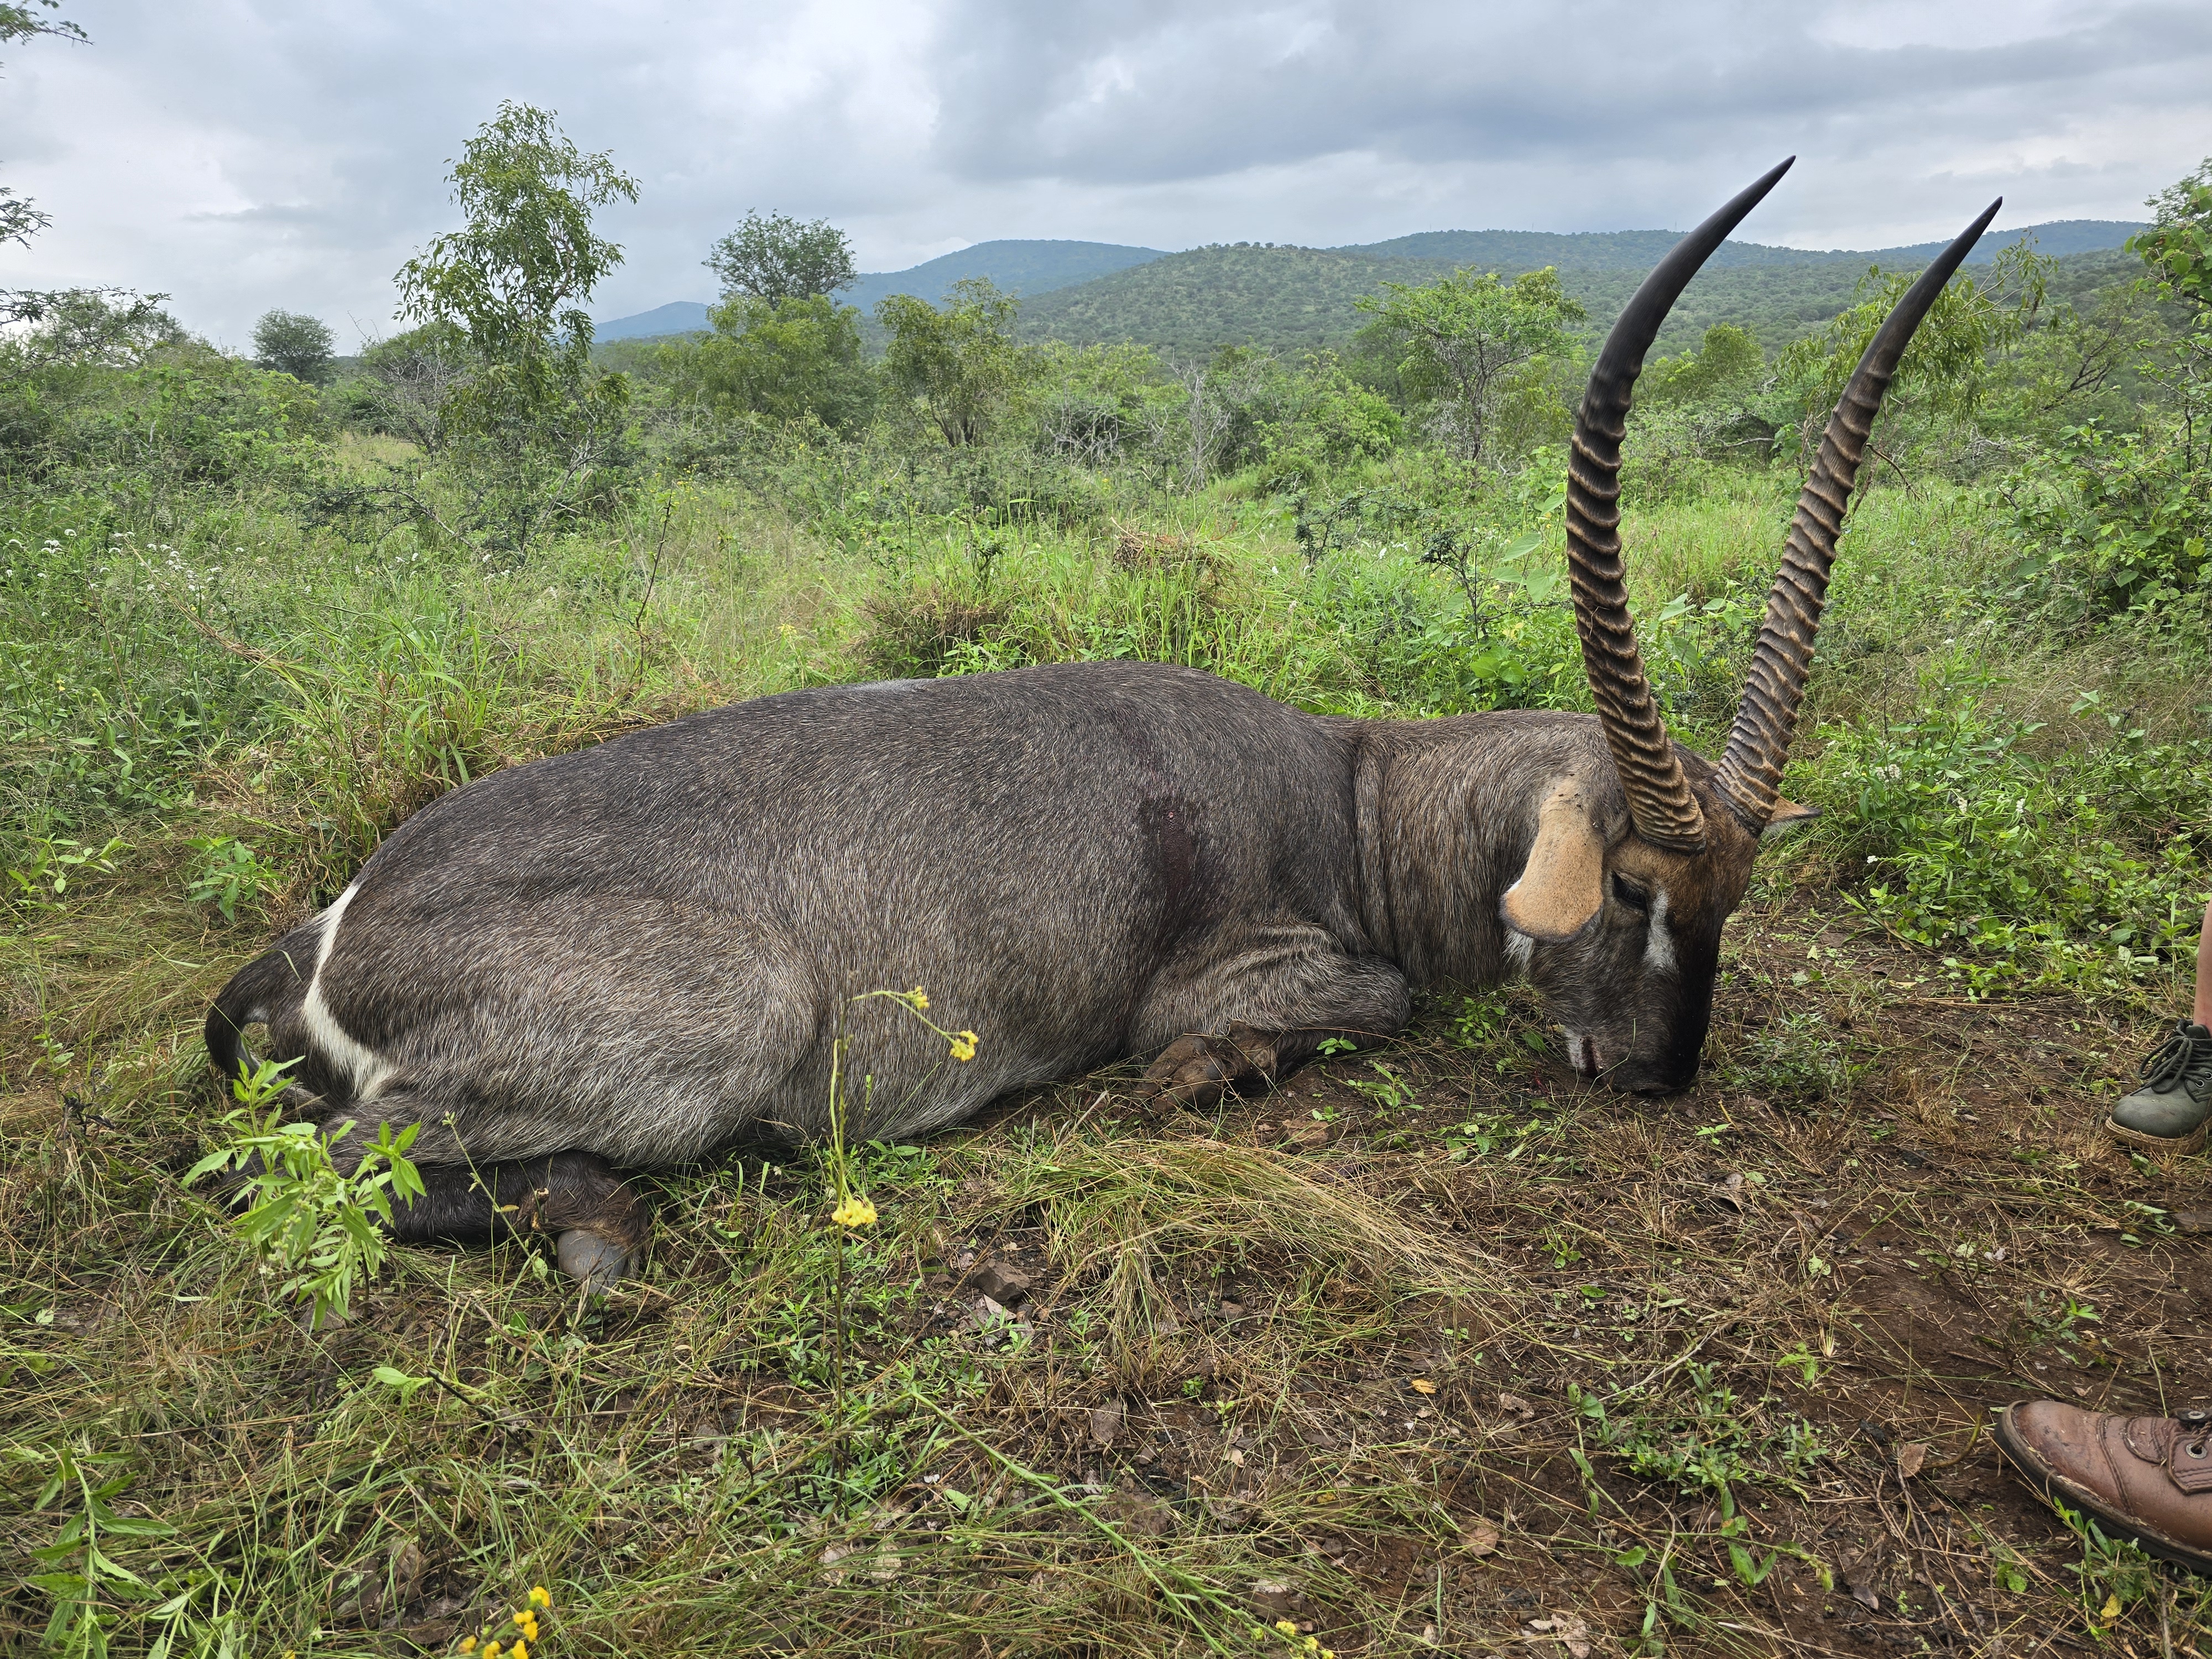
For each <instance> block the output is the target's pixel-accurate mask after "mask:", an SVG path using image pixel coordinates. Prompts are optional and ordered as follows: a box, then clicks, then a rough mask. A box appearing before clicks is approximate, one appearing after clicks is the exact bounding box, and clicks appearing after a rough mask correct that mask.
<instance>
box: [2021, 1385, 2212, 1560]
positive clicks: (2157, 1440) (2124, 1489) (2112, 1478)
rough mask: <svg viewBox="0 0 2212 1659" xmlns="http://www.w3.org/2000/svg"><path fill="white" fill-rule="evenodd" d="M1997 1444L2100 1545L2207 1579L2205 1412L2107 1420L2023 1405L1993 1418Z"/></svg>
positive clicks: (2210, 1458) (2211, 1472)
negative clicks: (2121, 1544) (2091, 1528)
mask: <svg viewBox="0 0 2212 1659" xmlns="http://www.w3.org/2000/svg"><path fill="white" fill-rule="evenodd" d="M1996 1438H1997V1444H1998V1446H1999V1447H2001V1448H2002V1449H2003V1451H2004V1454H2005V1455H2006V1456H2008V1457H2009V1458H2010V1459H2011V1460H2012V1461H2013V1462H2014V1463H2015V1465H2016V1466H2018V1468H2019V1469H2020V1471H2021V1474H2025V1475H2026V1476H2027V1478H2028V1480H2030V1481H2031V1482H2032V1483H2033V1484H2034V1485H2035V1486H2037V1487H2038V1488H2039V1490H2041V1492H2043V1493H2044V1495H2045V1497H2047V1498H2056V1499H2057V1500H2058V1501H2059V1502H2061V1503H2063V1504H2065V1505H2066V1506H2067V1507H2068V1508H2069V1509H2076V1510H2083V1511H2084V1512H2086V1513H2087V1514H2088V1515H2090V1516H2093V1517H2094V1518H2095V1519H2096V1521H2097V1522H2098V1524H2099V1525H2100V1527H2101V1528H2103V1530H2104V1532H2105V1534H2106V1536H2107V1537H2120V1538H2132V1539H2134V1540H2135V1541H2136V1542H2137V1543H2138V1544H2141V1545H2142V1547H2143V1548H2145V1549H2146V1550H2148V1551H2149V1552H2150V1553H2152V1554H2153V1555H2156V1556H2160V1557H2162V1558H2163V1559H2166V1560H2168V1561H2172V1562H2174V1563H2176V1564H2177V1565H2181V1566H2185V1567H2188V1568H2190V1569H2191V1570H2192V1571H2197V1572H2201V1573H2205V1574H2208V1575H2212V1413H2208V1412H2205V1411H2203V1410H2196V1411H2185V1412H2184V1413H2181V1415H2180V1416H2179V1417H2112V1416H2108V1415H2107V1414H2106V1413H2103V1412H2085V1411H2083V1410H2082V1409H2081V1407H2078V1406H2062V1405H2061V1404H2059V1403H2058V1401H2056V1400H2031V1401H2028V1402H2027V1404H2025V1405H2020V1406H2014V1407H2010V1408H2009V1409H2008V1410H2007V1411H2006V1412H2005V1413H2003V1414H2002V1416H2000V1417H1999V1418H1998V1419H1997V1421H1996Z"/></svg>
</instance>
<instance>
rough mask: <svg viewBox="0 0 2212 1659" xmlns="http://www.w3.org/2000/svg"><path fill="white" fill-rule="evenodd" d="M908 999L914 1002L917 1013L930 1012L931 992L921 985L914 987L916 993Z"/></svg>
mask: <svg viewBox="0 0 2212 1659" xmlns="http://www.w3.org/2000/svg"><path fill="white" fill-rule="evenodd" d="M907 1000H908V1002H911V1003H912V1004H914V1007H915V1012H916V1013H920V1014H926V1013H927V1012H929V994H928V993H927V991H925V990H923V989H922V988H921V987H920V986H919V985H917V986H915V987H914V994H913V995H912V996H910V997H908V999H907Z"/></svg>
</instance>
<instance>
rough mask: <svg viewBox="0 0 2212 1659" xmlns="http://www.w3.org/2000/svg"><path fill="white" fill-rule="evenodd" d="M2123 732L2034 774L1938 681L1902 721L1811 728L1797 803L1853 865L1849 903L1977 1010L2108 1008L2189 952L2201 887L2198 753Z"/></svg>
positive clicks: (2206, 753) (2015, 741)
mask: <svg viewBox="0 0 2212 1659" xmlns="http://www.w3.org/2000/svg"><path fill="white" fill-rule="evenodd" d="M2092 708H2094V702H2093V699H2087V698H2085V699H2084V700H2083V702H2081V703H2078V704H2077V705H2076V709H2075V712H2077V713H2081V712H2085V711H2087V710H2089V709H2092ZM2124 724H2125V723H2124V722H2123V721H2121V720H2118V717H2112V718H2111V720H2110V725H2111V732H2110V736H2109V738H2108V740H2107V741H2106V742H2104V743H2102V744H2097V745H2094V746H2082V747H2078V748H2070V749H2068V750H2063V751H2061V752H2060V753H2058V754H2056V755H2052V756H2044V755H2041V754H2039V753H2038V752H2036V751H2035V750H2033V749H2032V748H2031V747H2030V746H2029V744H2028V742H2027V740H2028V739H2029V738H2032V737H2033V734H2034V733H2035V732H2037V731H2038V730H2039V727H2038V726H2037V725H2036V724H2034V723H2033V722H2029V721H2025V720H2021V719H2020V718H2018V717H2017V716H2015V715H2013V714H2008V712H2006V711H2005V710H2004V709H2003V708H2000V707H1998V706H1997V705H1996V704H1995V703H1994V702H1991V701H1990V700H1989V698H1988V697H1987V696H1986V687H1985V685H1984V684H1982V683H1981V682H1980V681H1979V680H1978V679H1976V678H1972V677H1960V678H1950V679H1946V678H1942V677H1941V676H1939V677H1938V678H1937V679H1936V682H1935V683H1934V684H1932V685H1931V686H1930V687H1929V689H1928V690H1927V692H1926V694H1925V695H1924V696H1923V700H1922V702H1921V703H1920V706H1919V707H1918V708H1917V710H1916V711H1915V712H1914V714H1913V716H1912V718H1911V719H1910V720H1904V721H1898V722H1884V723H1881V724H1873V723H1869V724H1867V725H1863V726H1843V725H1838V726H1827V727H1824V728H1823V730H1822V732H1821V737H1822V738H1823V739H1824V741H1825V742H1826V748H1825V749H1824V750H1822V752H1821V754H1820V758H1819V759H1818V761H1817V762H1815V763H1813V764H1811V765H1809V766H1807V767H1805V768H1803V769H1802V781H1801V782H1800V783H1799V785H1798V786H1797V787H1802V790H1803V793H1804V794H1805V797H1806V798H1807V799H1808V800H1809V801H1810V802H1811V803H1812V804H1813V805H1817V806H1819V807H1820V808H1821V809H1822V811H1824V812H1825V813H1826V815H1827V819H1826V825H1825V833H1826V835H1827V836H1829V837H1830V838H1831V842H1832V844H1833V845H1836V846H1838V848H1839V850H1841V851H1843V852H1844V853H1845V854H1848V855H1849V856H1850V858H1851V859H1852V860H1854V861H1855V862H1857V861H1861V860H1863V866H1864V870H1865V884H1864V885H1863V888H1861V889H1860V890H1857V891H1856V892H1852V893H1849V894H1847V895H1846V897H1847V899H1848V900H1849V902H1851V903H1853V904H1856V905H1857V906H1858V907H1859V908H1862V909H1863V910H1864V911H1865V913H1866V914H1867V915H1869V916H1871V917H1872V918H1873V919H1874V920H1875V921H1878V922H1880V923H1881V926H1882V927H1885V928H1886V929H1887V930H1888V931H1889V932H1890V933H1893V934H1894V935H1896V936H1897V937H1898V938H1899V939H1905V940H1906V941H1908V942H1910V943H1911V944H1914V945H1923V946H1925V947H1927V948H1929V949H1930V950H1936V951H1944V952H1947V953H1948V954H1946V955H1945V957H1944V958H1943V962H1944V966H1945V967H1946V969H1948V971H1949V972H1950V973H1951V974H1952V975H1953V976H1954V977H1955V978H1958V979H1960V980H1961V981H1964V982H1965V983H1966V985H1967V987H1969V988H1970V989H1971V990H1972V991H1973V992H1974V993H1976V994H1980V993H1982V992H1984V991H1990V990H1996V989H2000V988H2005V987H2011V988H2027V987H2034V986H2039V985H2070V986H2074V987H2077V988H2080V989H2082V990H2085V991H2100V990H2116V989H2119V988H2122V987H2126V986H2128V985H2130V984H2132V983H2134V982H2136V981H2141V980H2143V979H2146V978H2148V977H2149V976H2150V975H2153V974H2154V973H2158V972H2161V971H2164V970H2165V969H2167V968H2168V967H2169V966H2170V965H2171V964H2172V963H2174V962H2176V961H2178V960H2179V958H2180V957H2183V956H2184V955H2185V954H2187V953H2188V952H2189V951H2193V950H2194V948H2195V943H2196V936H2197V924H2198V921H2199V920H2200V919H2201V916H2202V914H2203V906H2204V902H2205V898H2206V890H2207V888H2208V885H2212V881H2208V872H2207V870H2206V867H2205V853H2206V850H2207V847H2208V845H2212V824H2208V823H2207V821H2206V818H2205V814H2204V808H2203V803H2204V801H2205V800H2206V799H2208V798H2212V742H2207V741H2206V740H2204V739H2202V738H2197V739H2190V740H2185V741H2181V742H2174V743H2153V742H2151V741H2149V740H2148V738H2147V737H2146V736H2145V734H2144V733H2143V732H2142V731H2141V730H2138V729H2132V728H2130V729H2123V727H2124Z"/></svg>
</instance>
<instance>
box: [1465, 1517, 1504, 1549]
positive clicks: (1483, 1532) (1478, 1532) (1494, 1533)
mask: <svg viewBox="0 0 2212 1659" xmlns="http://www.w3.org/2000/svg"><path fill="white" fill-rule="evenodd" d="M1465 1536H1466V1539H1467V1553H1468V1554H1469V1555H1495V1554H1497V1553H1498V1528H1495V1527H1493V1526H1492V1525H1491V1524H1490V1522H1487V1521H1478V1522H1475V1523H1474V1525H1473V1526H1471V1527H1469V1528H1468V1529H1467V1532H1466V1534H1465Z"/></svg>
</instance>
